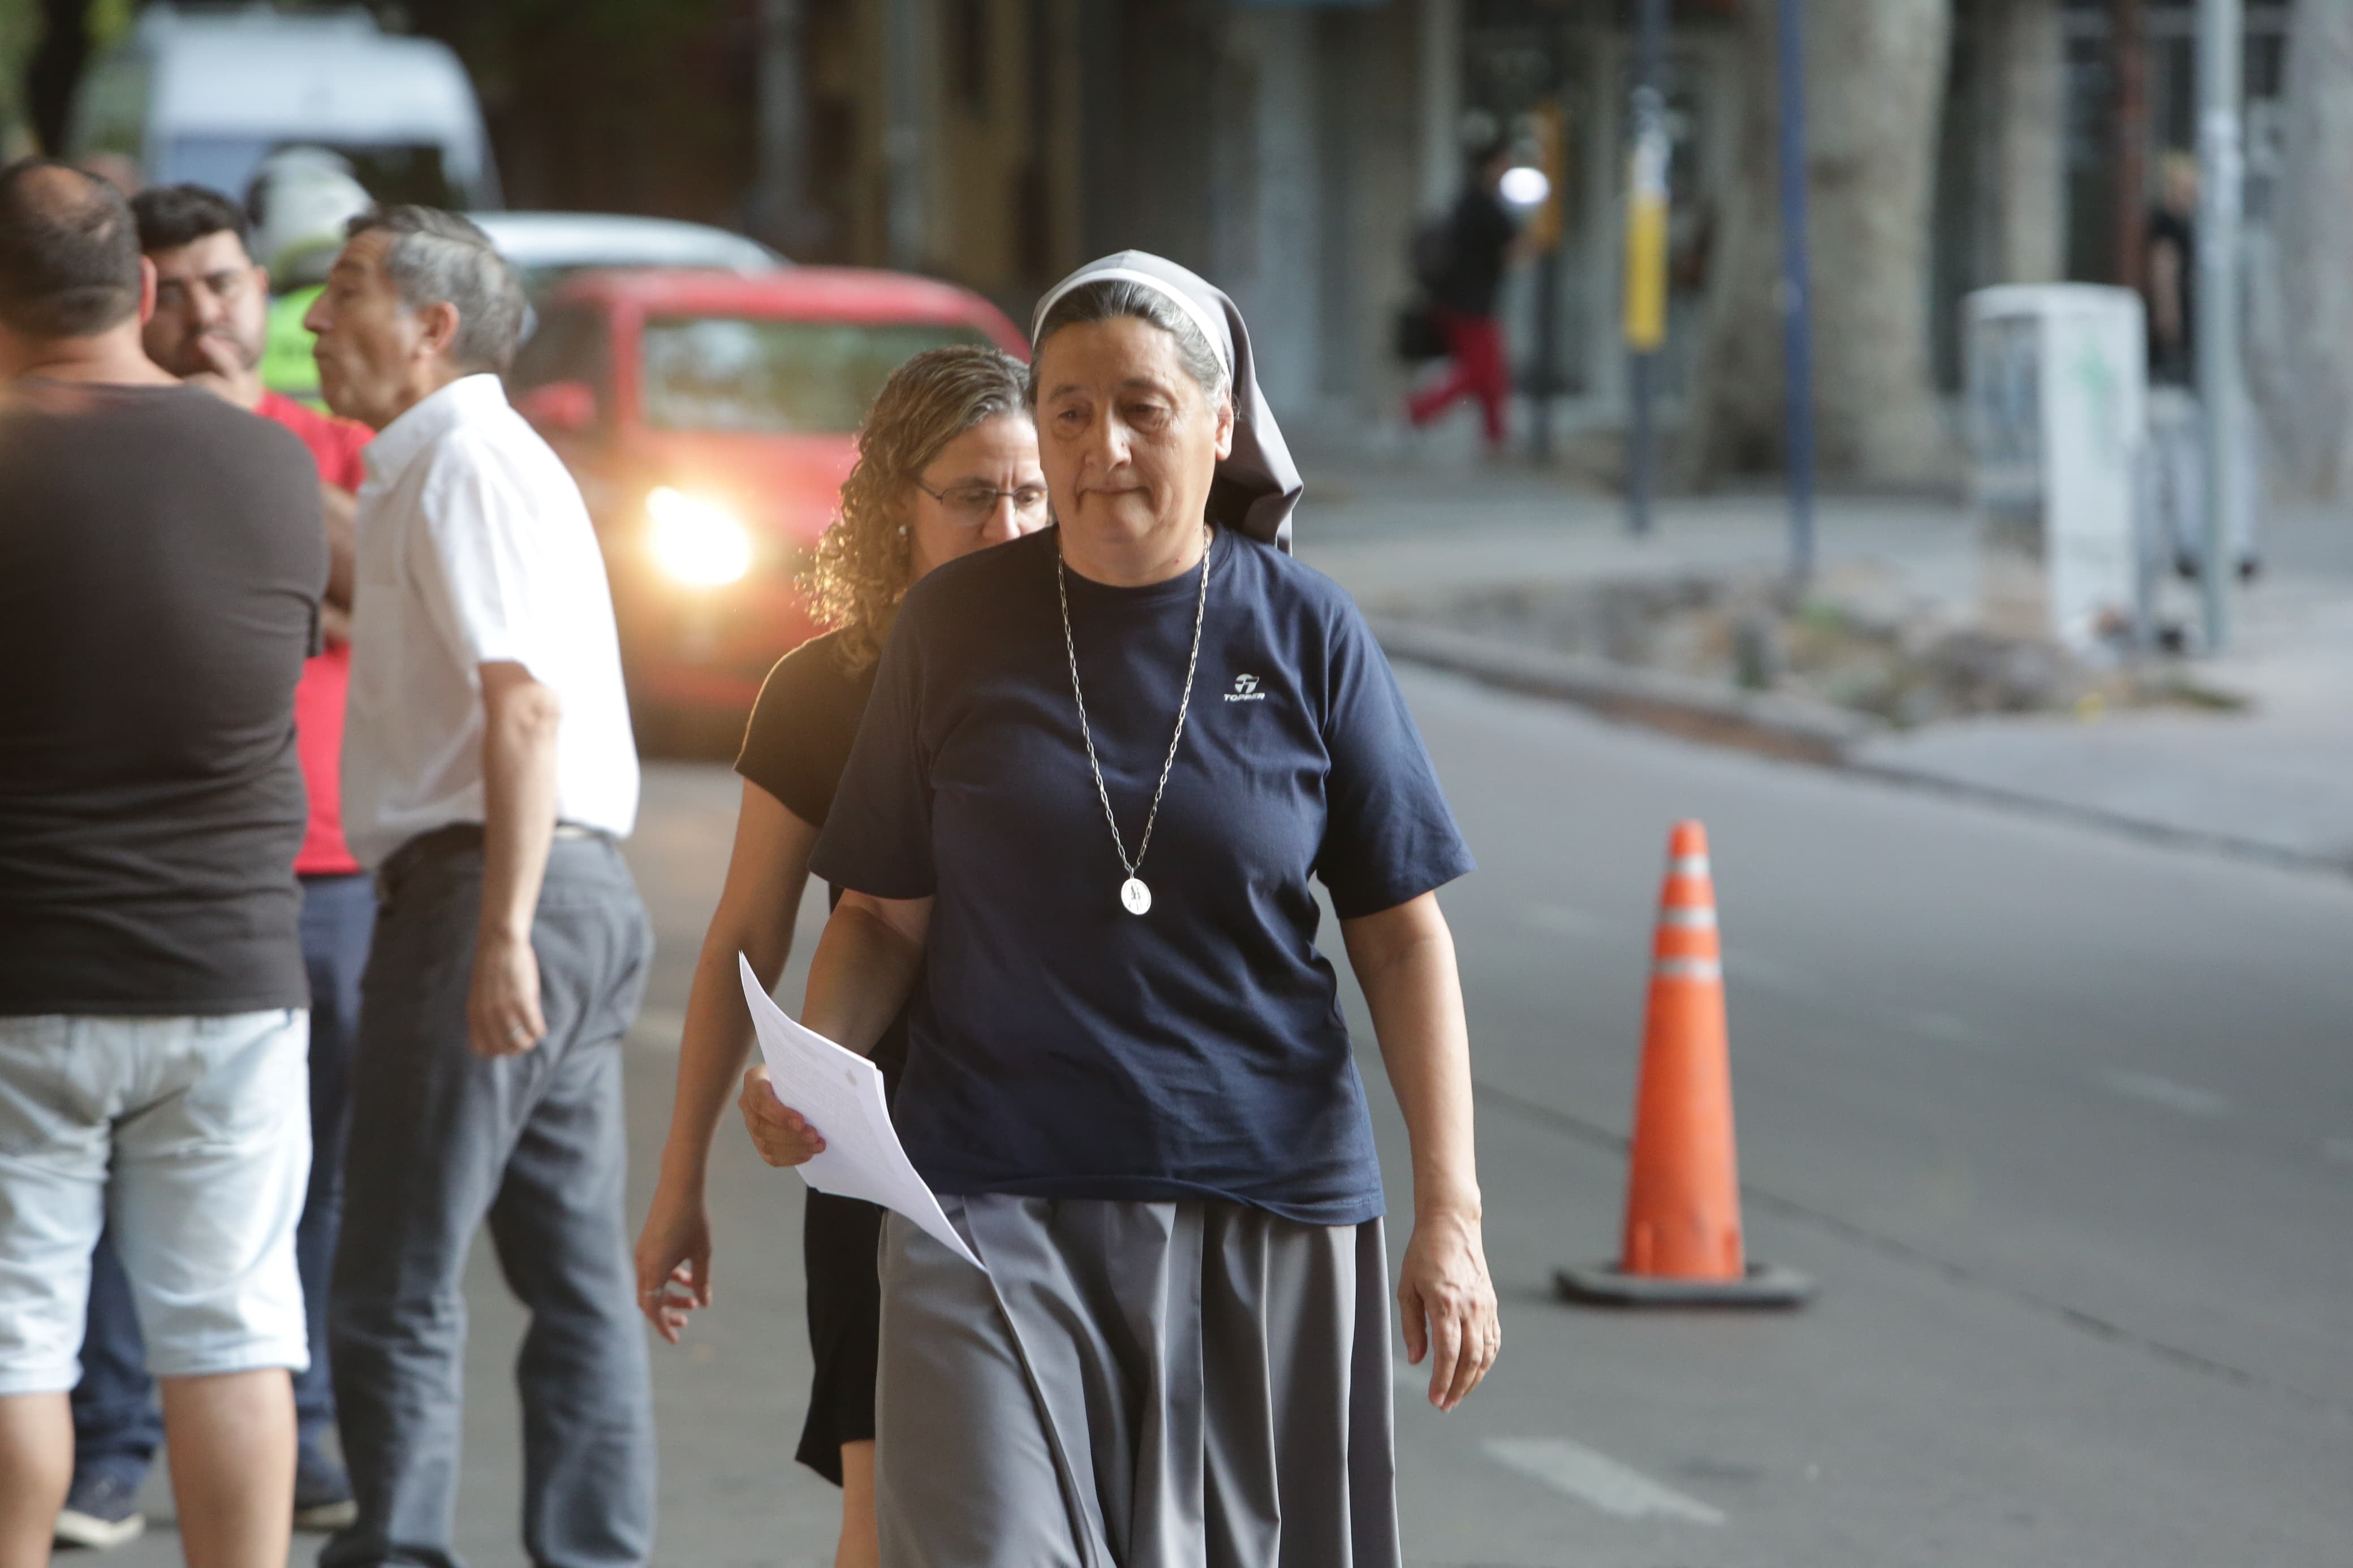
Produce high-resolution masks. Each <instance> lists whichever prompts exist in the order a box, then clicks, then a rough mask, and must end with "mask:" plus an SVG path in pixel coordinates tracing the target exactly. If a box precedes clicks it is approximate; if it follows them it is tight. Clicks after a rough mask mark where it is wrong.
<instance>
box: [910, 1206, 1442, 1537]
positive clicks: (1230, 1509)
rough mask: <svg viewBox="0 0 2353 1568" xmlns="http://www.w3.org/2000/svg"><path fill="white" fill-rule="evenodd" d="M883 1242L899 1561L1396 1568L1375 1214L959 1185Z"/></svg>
mask: <svg viewBox="0 0 2353 1568" xmlns="http://www.w3.org/2000/svg"><path fill="white" fill-rule="evenodd" d="M940 1201H941V1203H942V1204H943V1205H944V1206H945V1208H946V1210H947V1213H948V1217H949V1219H950V1221H951V1222H953V1223H954V1224H955V1226H956V1227H957V1229H958V1230H959V1231H961V1232H962V1233H963V1234H964V1236H965V1238H966V1239H967V1240H968V1241H969V1242H970V1243H971V1245H972V1248H973V1250H974V1251H975V1252H976V1253H977V1254H979V1255H980V1257H981V1258H984V1259H986V1260H987V1264H988V1268H989V1272H988V1274H987V1275H986V1276H984V1275H983V1274H982V1273H981V1272H980V1271H979V1270H978V1269H976V1268H973V1267H972V1266H971V1265H969V1264H967V1263H965V1262H963V1261H962V1260H961V1259H959V1258H956V1257H955V1255H954V1254H952V1253H950V1252H949V1251H948V1250H947V1248H945V1247H942V1246H941V1245H940V1244H939V1243H938V1242H936V1241H934V1240H933V1239H932V1238H931V1237H927V1236H925V1235H924V1234H923V1232H922V1231H920V1230H918V1229H916V1228H915V1226H913V1225H912V1224H910V1223H909V1222H908V1221H907V1220H905V1219H904V1218H902V1217H901V1216H900V1215H891V1216H890V1217H889V1220H888V1221H887V1223H886V1224H885V1226H884V1227H883V1232H882V1247H881V1275H882V1350H881V1383H880V1392H879V1394H878V1398H877V1405H876V1423H875V1425H876V1450H875V1464H876V1472H875V1506H876V1510H877V1513H878V1515H879V1518H880V1522H881V1535H882V1563H883V1568H1398V1563H1399V1555H1398V1524H1397V1459H1396V1445H1395V1428H1394V1422H1393V1415H1392V1411H1391V1407H1390V1397H1391V1396H1390V1389H1389V1379H1390V1371H1389V1366H1390V1361H1389V1356H1390V1352H1389V1307H1388V1258H1387V1253H1386V1248H1385V1246H1384V1243H1383V1239H1382V1230H1381V1222H1380V1221H1379V1220H1377V1219H1375V1220H1367V1221H1366V1222H1365V1223H1364V1224H1363V1225H1357V1226H1333V1227H1326V1226H1308V1225H1300V1224H1297V1223H1294V1222H1293V1221H1290V1220H1284V1219H1279V1218H1276V1217H1275V1216H1274V1215H1269V1214H1265V1213H1263V1212H1261V1211H1259V1210H1256V1209H1250V1208H1245V1207H1243V1206H1241V1205H1234V1204H1221V1203H1116V1202H1105V1201H1097V1200H1077V1199H1069V1198H1060V1199H1052V1198H1022V1197H1008V1196H995V1195H989V1196H972V1197H963V1198H958V1197H953V1196H943V1197H942V1199H941V1200H940Z"/></svg>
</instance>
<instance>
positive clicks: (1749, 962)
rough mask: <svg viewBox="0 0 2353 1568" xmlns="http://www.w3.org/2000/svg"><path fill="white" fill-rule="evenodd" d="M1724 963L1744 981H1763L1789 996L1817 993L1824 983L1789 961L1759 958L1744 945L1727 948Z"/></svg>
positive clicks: (1814, 994) (1745, 982) (1769, 986)
mask: <svg viewBox="0 0 2353 1568" xmlns="http://www.w3.org/2000/svg"><path fill="white" fill-rule="evenodd" d="M1724 966H1725V968H1726V969H1728V970H1730V971H1731V972H1732V977H1733V979H1735V980H1737V981H1740V982H1741V983H1743V984H1748V985H1761V986H1763V987H1764V988H1765V989H1766V990H1767V991H1778V992H1781V993H1782V994H1785V995H1789V996H1816V995H1819V994H1820V991H1821V987H1820V985H1819V984H1817V983H1816V982H1815V981H1814V979H1813V978H1812V977H1811V976H1810V975H1808V974H1806V973H1804V972H1802V971H1800V970H1796V969H1792V968H1790V967H1789V966H1788V964H1786V963H1774V962H1773V961H1772V960H1771V959H1769V958H1759V957H1757V955H1756V954H1755V953H1753V952H1749V951H1748V950H1747V949H1746V948H1745V947H1733V948H1726V949H1725V953H1724Z"/></svg>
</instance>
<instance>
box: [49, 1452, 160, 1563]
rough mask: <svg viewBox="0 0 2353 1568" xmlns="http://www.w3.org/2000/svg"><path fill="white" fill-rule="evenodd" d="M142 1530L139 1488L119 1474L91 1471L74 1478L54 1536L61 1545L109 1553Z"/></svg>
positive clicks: (143, 1530) (143, 1523)
mask: <svg viewBox="0 0 2353 1568" xmlns="http://www.w3.org/2000/svg"><path fill="white" fill-rule="evenodd" d="M146 1529H147V1516H146V1515H145V1514H143V1513H141V1512H140V1511H139V1489H138V1488H137V1487H135V1486H132V1485H130V1484H129V1483H128V1482H126V1481H124V1480H123V1479H122V1478H121V1477H120V1476H115V1475H110V1474H108V1473H107V1472H106V1471H104V1470H93V1471H91V1472H90V1473H89V1474H87V1475H78V1476H76V1477H74V1479H73V1488H72V1489H71V1490H69V1491H68V1492H67V1493H66V1506H65V1508H64V1510H63V1511H61V1512H60V1513H59V1514H58V1528H57V1538H58V1544H59V1545H61V1546H82V1547H87V1548H89V1549H90V1551H93V1552H111V1551H112V1550H113V1549H114V1548H115V1547H118V1546H121V1545H122V1544H123V1543H124V1542H131V1541H136V1540H138V1539H139V1537H140V1536H141V1535H142V1534H144V1533H145V1532H146Z"/></svg>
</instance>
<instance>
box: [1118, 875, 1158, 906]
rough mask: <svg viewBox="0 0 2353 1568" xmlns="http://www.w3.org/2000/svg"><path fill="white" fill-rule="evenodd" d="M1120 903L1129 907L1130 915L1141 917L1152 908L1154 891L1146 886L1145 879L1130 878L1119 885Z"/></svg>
mask: <svg viewBox="0 0 2353 1568" xmlns="http://www.w3.org/2000/svg"><path fill="white" fill-rule="evenodd" d="M1119 901H1120V902H1121V903H1123V904H1125V905H1126V906H1127V912H1128V913H1129V914H1132V915H1140V914H1142V913H1144V912H1145V910H1149V909H1150V908H1151V907H1152V889H1149V888H1147V887H1145V885H1144V879H1143V878H1141V877H1130V878H1129V879H1127V880H1126V881H1124V882H1122V883H1121V884H1120V885H1119Z"/></svg>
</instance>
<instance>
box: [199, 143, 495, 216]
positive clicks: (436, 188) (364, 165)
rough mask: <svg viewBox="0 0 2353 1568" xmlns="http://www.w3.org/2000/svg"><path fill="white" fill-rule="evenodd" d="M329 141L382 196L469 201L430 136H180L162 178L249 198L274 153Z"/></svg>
mask: <svg viewBox="0 0 2353 1568" xmlns="http://www.w3.org/2000/svg"><path fill="white" fill-rule="evenodd" d="M291 146H302V147H323V148H325V149H326V150H327V151H328V152H331V153H339V154H341V155H342V156H343V159H344V161H345V162H347V163H350V164H351V166H352V175H353V178H354V179H356V180H358V181H359V183H360V184H361V185H362V186H363V187H364V189H365V190H366V191H367V194H368V195H372V196H374V197H375V199H376V200H377V201H380V202H386V203H390V202H419V203H422V204H423V205H427V206H434V207H462V206H465V205H469V204H468V203H467V202H466V201H465V200H464V199H463V197H464V193H463V192H460V191H459V189H458V188H457V186H456V185H455V184H453V183H452V182H451V180H450V178H449V174H448V171H447V170H446V169H445V168H444V166H443V162H442V150H441V149H440V148H439V147H437V146H435V145H434V144H432V143H431V142H327V141H321V140H318V139H316V138H306V139H304V140H302V141H301V142H290V141H288V140H287V139H286V138H285V137H283V136H240V135H219V136H214V135H187V136H175V137H174V138H173V139H172V141H171V142H170V143H169V144H168V145H167V146H166V147H165V148H164V162H163V169H162V173H161V174H160V175H159V176H158V178H159V179H160V180H162V181H164V182H165V183H169V184H180V183H185V184H196V185H206V186H209V187H210V188H211V189H213V190H216V191H220V192H222V193H224V194H226V195H229V196H231V197H234V198H236V199H237V200H240V201H241V200H243V199H244V197H245V195H246V191H247V187H248V185H250V184H252V183H253V176H254V175H255V174H257V173H258V172H259V170H260V168H261V164H262V161H263V160H264V159H266V158H268V157H269V154H270V153H275V152H278V151H280V150H281V149H283V148H286V147H291Z"/></svg>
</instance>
